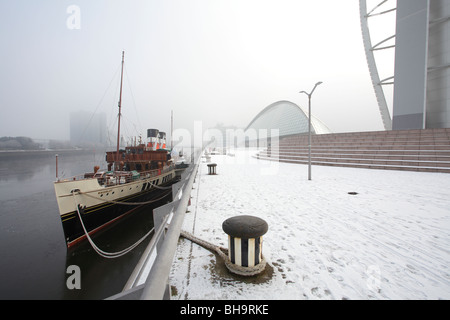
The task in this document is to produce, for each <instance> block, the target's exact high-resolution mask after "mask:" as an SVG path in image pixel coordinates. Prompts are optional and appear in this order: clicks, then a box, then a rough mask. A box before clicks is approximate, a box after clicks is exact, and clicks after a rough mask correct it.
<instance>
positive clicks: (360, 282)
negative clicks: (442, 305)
mask: <svg viewBox="0 0 450 320" xmlns="http://www.w3.org/2000/svg"><path fill="white" fill-rule="evenodd" d="M251 154H252V152H251V151H248V150H240V151H236V152H235V156H233V157H231V156H225V155H213V156H212V159H211V162H214V163H217V175H215V176H213V175H208V169H207V163H205V162H203V163H201V165H200V168H199V171H198V176H197V178H196V182H195V184H194V189H193V190H192V194H191V195H192V201H191V206H190V207H189V212H188V213H187V214H186V218H185V221H184V225H183V229H184V230H185V231H187V232H191V233H193V234H194V235H195V236H197V237H199V238H202V239H204V240H206V241H209V242H211V243H214V244H216V245H220V246H223V247H227V246H228V238H227V235H226V234H225V233H224V232H223V230H222V223H223V221H225V220H226V219H228V218H230V217H232V216H236V215H253V216H257V217H260V218H262V219H264V220H265V221H267V223H268V225H269V231H268V232H267V234H266V235H264V243H263V254H264V256H265V258H266V260H267V262H268V265H267V267H266V271H265V273H264V274H262V275H260V276H258V277H257V278H256V279H243V278H242V277H238V276H234V275H232V274H231V273H230V272H229V271H228V270H226V268H224V266H223V265H221V262H220V261H219V260H220V258H219V257H218V256H216V255H215V254H213V253H212V252H210V251H208V250H206V249H204V248H202V247H200V246H198V245H197V244H193V243H192V242H190V241H189V240H186V239H182V238H181V239H180V240H179V246H178V248H177V253H176V255H175V258H174V262H173V268H172V272H171V276H170V284H171V286H172V299H182V300H183V299H189V300H190V299H223V300H233V299H255V300H257V299H263V300H265V299H275V300H277V299H336V300H338V299H449V298H450V175H449V174H443V173H423V172H422V173H419V172H404V171H385V170H369V169H353V168H337V167H322V166H313V171H312V181H308V179H307V170H308V168H307V166H304V165H296V164H287V163H278V162H267V161H263V160H257V159H254V158H252V157H251ZM349 192H350V193H357V194H356V195H354V194H353V195H352V194H349Z"/></svg>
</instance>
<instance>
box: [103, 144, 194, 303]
mask: <svg viewBox="0 0 450 320" xmlns="http://www.w3.org/2000/svg"><path fill="white" fill-rule="evenodd" d="M201 153H202V150H197V151H196V152H195V151H194V152H193V153H192V156H191V164H190V166H189V167H188V168H186V170H185V171H184V172H183V173H182V174H181V179H180V181H179V182H177V183H175V184H173V185H172V202H170V203H168V204H166V205H164V206H161V207H159V208H156V209H154V210H153V220H154V227H155V234H154V236H153V237H152V239H151V241H150V243H149V244H148V245H147V248H146V249H145V251H144V253H143V254H142V256H141V258H140V260H139V262H138V263H137V265H136V267H135V268H134V271H133V272H132V274H131V276H130V277H129V279H128V281H127V283H126V284H125V286H124V288H123V291H122V292H121V293H119V294H116V295H114V296H112V297H110V298H108V300H129V299H133V300H134V299H141V300H162V299H170V285H169V275H170V270H171V267H172V262H173V258H174V256H175V252H176V248H177V244H178V238H179V237H180V233H181V227H182V225H183V221H184V216H185V213H186V209H187V206H188V203H189V199H190V195H191V190H192V186H193V183H194V180H195V177H196V175H197V170H198V166H199V163H200V155H201Z"/></svg>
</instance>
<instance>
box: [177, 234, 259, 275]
mask: <svg viewBox="0 0 450 320" xmlns="http://www.w3.org/2000/svg"><path fill="white" fill-rule="evenodd" d="M180 236H182V237H183V238H186V239H188V240H191V241H192V242H194V243H196V244H198V245H200V246H202V247H204V248H206V249H208V250H210V251H214V252H216V253H217V254H218V255H219V256H220V257H221V258H222V259H223V260H224V261H225V266H226V267H227V268H228V270H230V271H231V272H233V273H235V274H237V275H240V276H245V277H251V276H255V275H258V274H260V273H261V272H262V271H264V269H265V267H266V259H265V258H264V256H263V257H262V260H261V262H260V263H259V264H257V265H255V266H254V267H243V266H239V265H236V264H234V263H232V262H231V260H230V258H229V257H228V255H227V254H226V253H228V249H226V248H223V247H220V246H216V245H214V244H212V243H210V242H208V241H205V240H203V239H200V238H197V237H196V236H194V235H193V234H191V233H189V232H186V231H183V230H181V233H180Z"/></svg>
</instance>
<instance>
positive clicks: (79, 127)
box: [70, 111, 107, 146]
mask: <svg viewBox="0 0 450 320" xmlns="http://www.w3.org/2000/svg"><path fill="white" fill-rule="evenodd" d="M70 142H71V143H72V144H74V145H80V146H96V145H102V146H104V145H106V144H107V129H106V114H104V113H100V114H92V113H90V112H87V111H77V112H72V113H71V114H70Z"/></svg>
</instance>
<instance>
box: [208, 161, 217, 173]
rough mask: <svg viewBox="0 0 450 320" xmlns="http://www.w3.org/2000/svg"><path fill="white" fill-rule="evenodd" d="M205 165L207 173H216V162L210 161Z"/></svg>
mask: <svg viewBox="0 0 450 320" xmlns="http://www.w3.org/2000/svg"><path fill="white" fill-rule="evenodd" d="M207 166H208V174H209V175H215V174H217V172H216V167H217V164H216V163H210V164H208V165H207Z"/></svg>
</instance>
